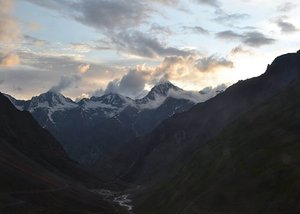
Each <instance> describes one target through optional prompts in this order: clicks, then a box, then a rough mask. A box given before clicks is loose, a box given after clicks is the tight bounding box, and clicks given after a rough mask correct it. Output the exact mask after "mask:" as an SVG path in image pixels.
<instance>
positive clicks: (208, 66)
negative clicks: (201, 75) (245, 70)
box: [196, 55, 234, 72]
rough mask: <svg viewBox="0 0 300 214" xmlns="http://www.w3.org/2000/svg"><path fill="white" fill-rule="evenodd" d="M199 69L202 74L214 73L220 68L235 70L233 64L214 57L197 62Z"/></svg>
mask: <svg viewBox="0 0 300 214" xmlns="http://www.w3.org/2000/svg"><path fill="white" fill-rule="evenodd" d="M196 66H197V68H198V69H199V70H200V71H202V72H208V71H209V72H213V71H216V70H217V69H220V68H233V67H234V66H233V62H232V61H230V60H227V59H225V58H219V57H216V56H214V55H212V56H209V57H203V58H200V59H198V60H197V61H196Z"/></svg>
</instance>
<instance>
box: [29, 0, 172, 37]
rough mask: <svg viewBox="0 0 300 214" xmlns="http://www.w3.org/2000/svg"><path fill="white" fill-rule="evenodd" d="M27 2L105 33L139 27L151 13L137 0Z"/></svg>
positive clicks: (31, 0) (38, 0)
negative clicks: (117, 29)
mask: <svg viewBox="0 0 300 214" xmlns="http://www.w3.org/2000/svg"><path fill="white" fill-rule="evenodd" d="M27 1H29V2H31V3H33V4H37V5H39V6H42V7H46V8H48V9H51V10H55V11H57V12H59V13H63V14H64V15H67V16H68V17H70V18H72V19H74V20H76V21H78V22H80V23H82V24H84V25H87V26H90V27H93V28H96V29H98V30H105V31H110V30H113V29H116V28H128V27H131V26H137V25H140V24H141V23H142V22H143V21H145V20H146V19H147V18H148V17H149V13H150V12H151V11H152V10H151V9H150V8H148V5H147V4H145V3H143V2H142V1H138V0H130V1H126V0H110V1H107V0H97V1H95V0H79V1H66V0H63V1H59V0H47V1H40V0H27ZM160 2H166V3H167V2H171V1H160Z"/></svg>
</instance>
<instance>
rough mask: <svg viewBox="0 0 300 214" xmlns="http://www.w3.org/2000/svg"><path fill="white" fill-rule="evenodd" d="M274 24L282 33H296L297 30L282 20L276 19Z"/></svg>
mask: <svg viewBox="0 0 300 214" xmlns="http://www.w3.org/2000/svg"><path fill="white" fill-rule="evenodd" d="M275 24H277V26H278V27H279V28H280V30H281V32H282V33H294V32H296V31H298V29H297V28H296V27H295V25H293V24H292V23H289V22H287V21H284V19H283V18H278V19H276V20H275Z"/></svg>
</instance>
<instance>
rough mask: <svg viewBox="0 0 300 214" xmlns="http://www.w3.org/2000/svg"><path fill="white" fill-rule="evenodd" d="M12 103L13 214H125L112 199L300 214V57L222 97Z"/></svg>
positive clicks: (282, 59)
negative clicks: (116, 193)
mask: <svg viewBox="0 0 300 214" xmlns="http://www.w3.org/2000/svg"><path fill="white" fill-rule="evenodd" d="M207 91H214V93H213V94H214V95H215V96H210V95H209V94H210V93H208V92H207ZM6 96H7V97H9V99H10V101H11V102H12V103H13V104H14V105H15V106H16V107H17V108H18V109H20V110H22V111H19V110H17V109H16V108H15V107H14V106H13V105H12V104H11V103H10V102H9V100H8V99H7V98H5V97H4V96H3V95H2V94H0V103H1V105H0V120H1V124H0V143H1V144H0V157H1V158H0V164H1V167H0V173H1V177H0V185H1V188H0V190H1V192H0V202H1V203H0V205H2V207H1V208H2V209H5V210H4V211H6V212H4V213H21V212H22V211H24V209H28V210H29V211H31V212H32V211H33V213H39V211H40V210H42V211H41V212H40V213H47V210H50V211H49V212H50V213H51V212H52V213H66V212H67V213H74V212H75V210H77V211H78V213H84V212H87V213H93V212H94V213H95V212H99V213H123V212H125V213H126V210H122V209H121V208H120V207H119V206H116V205H115V204H114V203H113V201H112V200H109V199H108V198H109V197H111V195H113V194H114V193H112V191H110V189H111V188H116V189H117V190H118V191H121V192H122V194H123V195H122V196H124V198H123V201H127V202H130V203H131V204H130V206H127V208H128V207H130V210H129V211H128V212H127V213H141V214H148V213H149V214H153V213H156V214H160V213H161V214H169V213H170V214H171V213H172V214H173V213H178V214H185V213H188V214H196V213H204V214H211V213H246V214H248V213H249V214H250V213H270V214H271V213H272V214H273V213H284V214H285V213H299V212H300V206H299V204H300V197H299V193H300V189H299V186H300V182H299V181H300V179H299V178H300V170H299V167H298V166H299V165H298V164H299V163H300V159H299V157H300V156H299V149H300V144H299V142H300V132H299V128H300V102H299V99H298V98H299V97H300V51H298V52H297V53H289V54H285V55H282V56H279V57H277V58H276V59H275V60H274V61H273V62H272V63H271V64H270V65H268V67H267V70H266V72H265V73H264V74H262V75H260V76H258V77H254V78H251V79H247V80H243V81H239V82H237V83H236V84H234V85H232V86H230V87H229V88H227V89H226V90H225V91H223V90H222V93H219V91H217V90H216V89H215V90H212V89H205V90H203V91H201V92H197V94H195V93H188V92H185V91H183V90H182V89H180V88H178V87H176V86H174V85H172V84H171V83H169V82H163V83H160V84H158V85H156V86H155V87H154V88H153V89H152V90H151V91H150V92H149V93H148V95H146V96H145V97H144V98H142V99H138V100H133V99H130V98H128V97H124V96H121V95H116V94H106V95H103V96H101V97H91V98H90V99H83V100H81V101H79V102H74V101H72V100H71V99H68V98H65V97H64V96H63V95H61V94H58V93H53V92H47V93H45V94H42V95H40V96H38V97H34V98H32V99H31V100H29V101H20V100H15V99H14V98H12V97H10V96H9V95H6ZM203 96H204V97H203ZM183 97H185V98H184V99H183ZM187 97H189V98H187ZM195 97H197V99H196V100H198V101H197V102H193V101H192V99H195ZM199 97H200V98H201V99H202V101H203V102H201V100H200V99H199ZM199 102H200V103H199ZM178 109H179V110H178ZM24 110H25V111H24ZM26 110H27V111H26ZM28 111H29V112H30V113H31V114H30V113H29V112H28ZM32 116H33V117H34V118H35V119H36V120H37V121H38V123H39V124H40V125H41V126H43V127H44V128H42V127H41V126H40V125H39V124H38V123H37V122H35V121H34V119H33V117H32ZM71 128H73V130H72V129H71ZM46 129H47V130H49V131H50V132H51V133H53V134H54V135H56V136H57V138H58V139H59V138H60V139H59V140H61V144H60V143H58V141H57V140H55V138H54V137H52V135H51V134H50V133H49V132H48V131H47V130H46ZM64 137H65V138H64ZM77 138H81V139H80V140H78V139H77ZM76 139H77V140H76ZM67 140H69V141H67ZM62 145H63V146H62ZM109 145H110V146H111V145H113V147H110V148H109ZM98 146H100V147H98ZM63 147H64V148H67V149H68V150H67V151H68V152H69V153H70V154H72V155H73V157H72V158H74V157H75V159H76V158H77V160H80V161H81V163H83V164H87V163H88V164H91V165H90V166H92V168H93V171H94V172H91V171H88V170H87V169H82V168H81V167H79V166H78V165H77V164H76V163H75V162H73V161H72V160H71V159H70V158H68V155H67V153H66V152H65V151H64V149H63ZM73 149H74V150H73ZM76 150H77V151H76ZM76 152H77V153H76ZM101 152H102V153H101ZM82 157H84V158H83V159H81V158H82ZM95 172H97V173H98V174H97V175H95V174H94V173H95ZM99 174H101V176H106V178H109V182H108V183H106V180H105V179H103V178H101V179H100V178H99ZM2 175H3V176H2ZM119 180H121V181H122V185H121V184H120V182H119ZM112 184H114V187H112V186H113V185H112ZM96 188H97V189H99V188H100V189H101V191H100V192H101V193H102V194H96V193H95V192H94V191H91V189H96ZM124 188H125V190H124ZM124 194H125V195H124ZM109 195H110V196H109ZM128 197H130V200H127V199H128ZM118 200H119V199H118ZM131 200H132V201H131ZM122 203H123V202H122ZM122 203H119V204H122ZM3 204H4V205H3ZM123 205H124V204H123ZM17 208H18V209H19V210H18V209H17ZM50 208H51V209H50ZM132 208H133V209H132ZM20 209H21V210H20ZM0 211H2V210H0ZM11 211H14V212H11ZM75 213H76V212H75Z"/></svg>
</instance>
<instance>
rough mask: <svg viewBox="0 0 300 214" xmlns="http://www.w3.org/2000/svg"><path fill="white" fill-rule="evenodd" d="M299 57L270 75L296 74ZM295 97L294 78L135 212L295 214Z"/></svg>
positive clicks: (298, 136)
mask: <svg viewBox="0 0 300 214" xmlns="http://www.w3.org/2000/svg"><path fill="white" fill-rule="evenodd" d="M297 58H298V59H299V58H300V57H298V56H296V55H289V56H286V57H283V58H280V59H278V61H276V62H275V64H274V65H273V66H272V67H271V68H269V69H271V70H268V72H269V74H270V75H276V74H275V72H283V73H282V75H287V76H288V75H290V74H289V73H288V72H291V70H293V69H295V73H293V74H291V75H292V76H294V75H296V74H297V72H299V70H300V66H299V67H298V65H299V63H298V62H299V61H300V59H299V60H298V62H297V63H296V64H297V67H296V66H295V64H294V63H295V62H296V59H297ZM294 59H295V61H294ZM282 60H283V61H282ZM285 60H287V61H285ZM281 63H286V64H285V65H286V66H283V64H281ZM275 65H276V66H275ZM280 65H282V66H280ZM277 66H279V67H277ZM294 66H295V67H294ZM275 68H282V70H277V69H275ZM283 68H284V69H283ZM274 69H275V70H274ZM290 69H291V70H290ZM298 74H299V73H298ZM278 75H280V74H279V73H278ZM295 77H296V76H295ZM299 97H300V78H299V76H298V77H296V79H295V80H294V81H292V82H291V83H289V84H288V85H287V86H286V87H284V88H283V89H282V90H280V91H279V92H278V93H276V94H275V95H274V96H272V97H271V98H268V99H266V100H265V101H263V102H262V103H260V104H258V105H256V106H254V107H253V108H251V109H250V110H249V111H247V112H245V113H243V114H241V115H240V116H239V117H238V118H236V119H235V120H234V121H233V122H232V123H230V124H229V125H228V126H226V128H224V129H223V130H222V131H221V132H220V133H219V134H218V135H217V136H215V137H214V138H212V139H211V140H210V141H209V142H207V144H205V145H203V146H202V147H201V148H199V149H198V150H197V151H196V152H195V153H194V154H193V155H191V160H189V161H187V162H186V163H185V164H183V167H181V168H180V170H178V171H177V173H176V174H174V176H173V177H172V178H171V179H167V180H165V181H161V182H159V183H158V184H156V185H155V187H154V188H153V189H152V190H151V191H149V190H148V191H147V192H143V194H140V195H139V198H138V199H137V201H138V202H137V203H138V204H139V205H138V207H139V210H138V211H137V213H144V214H147V213H149V214H150V213H157V214H160V213H163V214H168V213H189V214H193V213H204V214H206V213H249V214H250V213H299V212H300V206H299V204H300V198H299V186H300V179H299V178H300V169H299V167H298V165H299V163H300V156H299V154H300V132H299V129H300V100H299ZM144 196H145V197H144ZM141 197H144V198H142V199H141Z"/></svg>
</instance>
